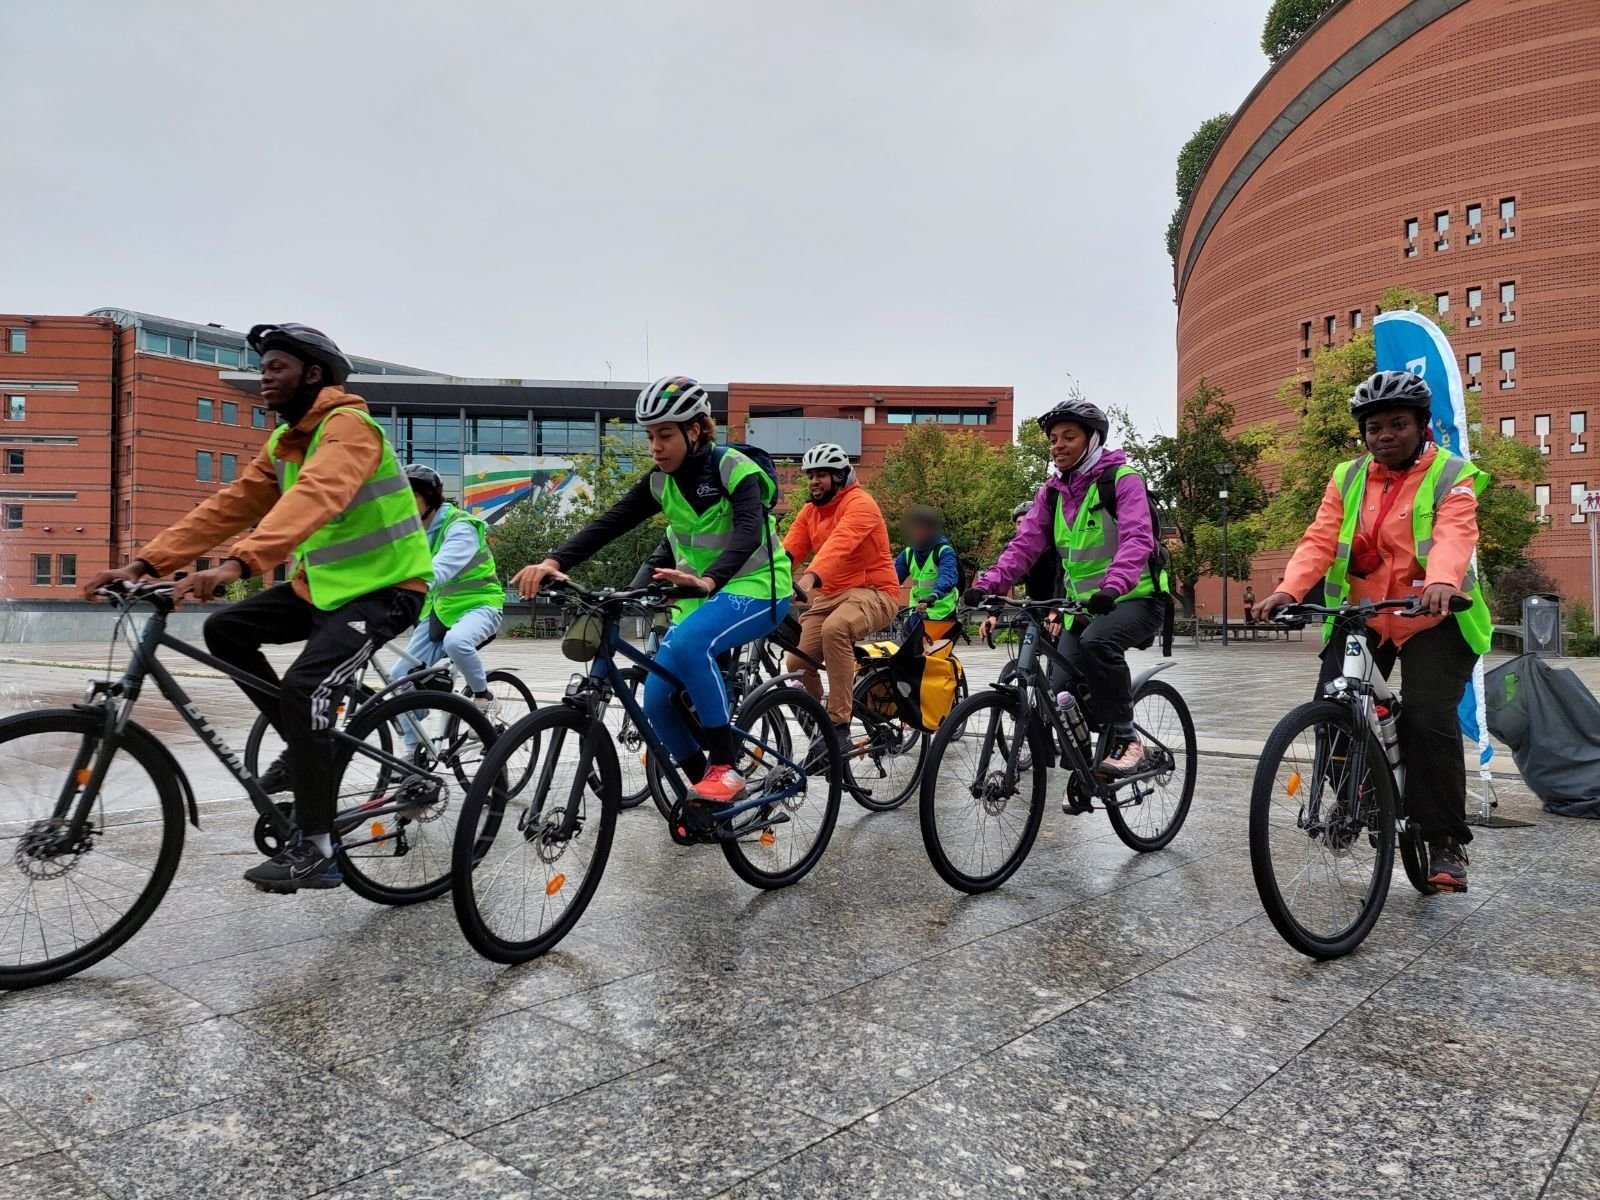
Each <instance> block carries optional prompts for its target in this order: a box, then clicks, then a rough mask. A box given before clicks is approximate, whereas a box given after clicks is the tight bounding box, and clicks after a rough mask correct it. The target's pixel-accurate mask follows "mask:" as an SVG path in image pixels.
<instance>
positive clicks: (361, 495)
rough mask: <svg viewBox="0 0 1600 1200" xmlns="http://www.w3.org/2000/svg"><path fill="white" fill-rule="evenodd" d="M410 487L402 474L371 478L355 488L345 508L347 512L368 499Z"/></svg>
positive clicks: (409, 483) (380, 497) (375, 498)
mask: <svg viewBox="0 0 1600 1200" xmlns="http://www.w3.org/2000/svg"><path fill="white" fill-rule="evenodd" d="M410 487H411V481H410V480H409V479H407V478H406V477H405V476H404V475H391V476H389V478H387V479H373V480H369V481H368V482H366V483H363V484H362V485H361V486H360V487H358V488H357V489H356V494H355V495H354V496H353V497H352V498H351V500H350V503H349V505H348V506H346V508H345V512H349V511H350V510H351V509H353V508H360V507H361V506H362V505H363V504H366V503H367V502H368V501H370V500H381V499H383V497H385V496H392V495H394V494H395V493H396V492H403V491H406V490H408V489H409V488H410Z"/></svg>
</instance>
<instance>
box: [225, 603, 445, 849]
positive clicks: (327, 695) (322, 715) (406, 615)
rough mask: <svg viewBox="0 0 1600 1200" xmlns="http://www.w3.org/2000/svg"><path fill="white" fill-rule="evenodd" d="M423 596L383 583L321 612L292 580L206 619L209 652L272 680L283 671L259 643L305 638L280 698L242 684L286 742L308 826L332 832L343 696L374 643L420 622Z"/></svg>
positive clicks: (302, 820)
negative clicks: (335, 738)
mask: <svg viewBox="0 0 1600 1200" xmlns="http://www.w3.org/2000/svg"><path fill="white" fill-rule="evenodd" d="M422 600H423V595H422V593H421V592H408V591H405V590H404V589H402V588H381V589H379V590H378V591H376V592H369V593H368V594H367V595H365V596H358V597H356V599H354V600H352V601H350V603H348V604H346V605H343V606H342V607H340V608H336V609H333V610H332V611H331V612H323V611H322V610H321V609H320V608H318V607H317V606H316V605H314V604H312V603H311V602H310V601H308V600H302V599H301V598H300V597H299V596H298V595H297V594H296V593H295V590H294V586H293V585H292V584H288V583H280V584H278V585H277V586H276V587H270V588H268V589H266V591H263V592H257V593H256V594H255V595H254V596H248V597H246V598H245V599H243V600H241V601H239V602H238V603H237V604H230V605H228V607H227V608H224V609H221V610H219V611H218V612H216V613H213V614H212V615H211V616H210V617H209V618H208V619H207V620H206V623H205V636H206V646H207V647H208V648H209V649H210V651H211V653H213V654H215V655H216V656H217V657H218V658H220V659H221V660H222V661H223V662H225V663H229V664H231V665H233V666H236V667H240V668H242V669H243V670H246V671H249V672H250V674H252V675H259V676H260V677H261V678H262V679H265V680H267V681H268V682H272V683H279V680H278V675H277V672H275V671H274V670H273V669H272V665H271V664H270V663H268V662H267V658H266V655H264V654H262V653H261V647H262V646H268V645H271V646H277V645H282V644H283V643H285V642H299V641H304V642H305V644H306V647H305V649H304V650H302V651H301V652H300V656H299V657H298V658H296V659H295V660H294V662H293V663H291V664H290V666H289V670H288V671H287V672H286V673H285V674H284V677H283V679H282V681H281V683H280V688H281V691H280V694H279V697H278V699H277V700H273V699H271V698H270V697H268V696H265V695H263V694H262V693H260V692H258V691H256V690H255V689H253V688H244V689H243V690H244V694H245V695H247V696H249V697H250V700H251V702H252V703H253V704H254V705H255V706H256V707H257V708H259V709H260V710H261V711H262V712H263V713H265V714H266V717H267V720H269V721H271V722H272V725H273V728H275V729H276V730H277V731H278V735H279V736H280V737H282V738H283V741H284V745H285V746H286V747H287V748H288V753H289V773H290V774H291V775H292V776H293V777H294V807H295V819H296V821H297V822H298V823H299V826H300V830H301V832H302V833H306V834H317V833H329V834H331V833H332V832H333V810H334V784H333V726H334V719H335V716H336V711H335V710H336V709H337V707H338V704H339V701H340V698H341V697H342V695H343V693H344V691H345V690H346V688H347V687H348V685H349V683H350V681H351V679H353V678H354V677H355V675H356V673H357V672H358V671H360V670H361V668H362V667H364V666H365V665H366V663H367V659H369V658H371V657H372V652H373V651H374V650H376V649H377V648H378V647H379V646H381V645H383V644H384V643H385V642H387V641H388V640H389V639H390V638H392V637H394V636H396V635H397V634H400V633H402V632H404V631H405V630H406V629H408V628H410V627H411V626H412V625H414V624H416V620H417V614H418V613H419V612H421V611H422ZM265 765H266V764H262V766H263V768H265Z"/></svg>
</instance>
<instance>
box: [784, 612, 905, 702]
mask: <svg viewBox="0 0 1600 1200" xmlns="http://www.w3.org/2000/svg"><path fill="white" fill-rule="evenodd" d="M899 608H900V606H899V605H898V604H896V603H895V601H894V598H893V597H891V596H887V595H885V594H884V593H882V592H880V591H878V590H877V589H876V588H865V587H862V588H851V589H849V590H848V591H844V592H840V593H838V594H837V595H833V596H823V595H814V596H813V597H812V600H811V603H809V604H808V605H806V609H805V612H803V613H801V614H800V649H801V650H803V651H804V652H805V653H807V654H809V655H810V656H811V657H812V658H818V659H821V660H822V664H823V666H824V667H826V668H827V671H828V719H829V720H831V721H832V722H833V723H834V724H835V725H848V724H849V723H850V693H851V689H852V688H853V687H854V686H855V681H856V643H857V642H859V641H860V640H861V639H862V638H864V637H866V636H868V635H869V634H872V633H876V632H877V631H878V630H880V629H884V628H886V627H887V626H888V624H889V622H891V621H893V620H894V614H895V613H896V612H898V611H899ZM789 669H790V670H791V671H801V672H803V674H802V675H801V677H800V682H801V683H802V684H803V685H804V687H805V689H806V691H808V692H810V693H811V694H812V695H813V696H815V697H816V698H817V699H818V700H821V699H822V678H821V676H820V675H818V674H817V672H816V671H815V670H814V669H813V668H812V667H811V664H810V663H807V662H805V661H804V660H803V659H799V658H796V657H794V656H793V655H790V656H789Z"/></svg>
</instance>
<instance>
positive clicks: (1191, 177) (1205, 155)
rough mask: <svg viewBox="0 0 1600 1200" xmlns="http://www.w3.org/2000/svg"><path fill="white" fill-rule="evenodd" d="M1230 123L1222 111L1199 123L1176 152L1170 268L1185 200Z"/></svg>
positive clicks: (1169, 230)
mask: <svg viewBox="0 0 1600 1200" xmlns="http://www.w3.org/2000/svg"><path fill="white" fill-rule="evenodd" d="M1231 120H1233V114H1232V113H1228V112H1222V113H1218V114H1217V115H1216V116H1214V117H1211V118H1210V119H1208V120H1206V121H1202V122H1201V123H1200V128H1199V129H1196V130H1195V131H1194V133H1192V134H1191V135H1190V136H1189V140H1188V141H1187V142H1185V143H1184V144H1183V149H1181V150H1179V151H1178V179H1177V184H1178V207H1177V208H1176V209H1174V210H1173V212H1172V220H1170V221H1168V222H1167V257H1168V258H1170V259H1172V262H1173V265H1174V266H1176V265H1177V262H1178V231H1179V229H1180V228H1181V227H1182V225H1183V214H1184V212H1185V211H1186V210H1187V209H1188V207H1189V201H1190V200H1192V199H1193V198H1194V189H1195V188H1196V187H1198V186H1199V184H1200V175H1201V172H1203V171H1204V170H1205V167H1206V163H1207V161H1209V159H1210V158H1211V152H1212V151H1213V150H1214V149H1216V146H1217V143H1218V142H1219V141H1221V140H1222V131H1223V130H1224V129H1226V128H1227V127H1228V122H1229V121H1231Z"/></svg>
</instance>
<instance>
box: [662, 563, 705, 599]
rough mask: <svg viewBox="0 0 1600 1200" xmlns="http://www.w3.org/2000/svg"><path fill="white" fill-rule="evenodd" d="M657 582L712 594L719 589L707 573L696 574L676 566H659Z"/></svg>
mask: <svg viewBox="0 0 1600 1200" xmlns="http://www.w3.org/2000/svg"><path fill="white" fill-rule="evenodd" d="M655 582H656V583H667V584H671V585H672V586H673V587H681V588H695V589H696V590H698V591H702V592H704V593H705V594H706V595H708V596H709V595H711V593H712V592H714V591H716V590H717V585H716V583H715V582H713V581H712V580H711V579H710V578H709V577H707V576H705V575H696V574H695V573H694V572H693V571H680V570H678V569H677V568H676V567H657V568H656V573H655Z"/></svg>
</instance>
